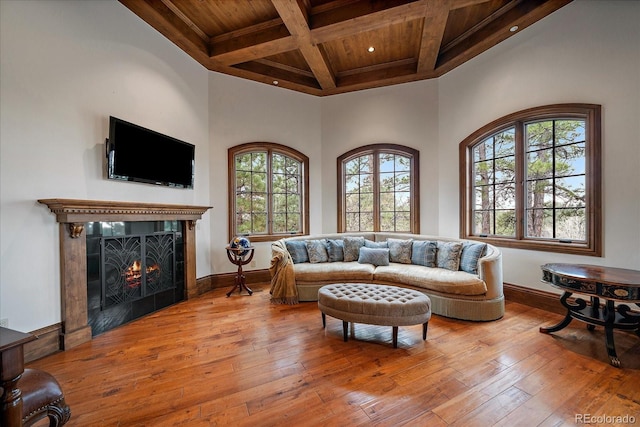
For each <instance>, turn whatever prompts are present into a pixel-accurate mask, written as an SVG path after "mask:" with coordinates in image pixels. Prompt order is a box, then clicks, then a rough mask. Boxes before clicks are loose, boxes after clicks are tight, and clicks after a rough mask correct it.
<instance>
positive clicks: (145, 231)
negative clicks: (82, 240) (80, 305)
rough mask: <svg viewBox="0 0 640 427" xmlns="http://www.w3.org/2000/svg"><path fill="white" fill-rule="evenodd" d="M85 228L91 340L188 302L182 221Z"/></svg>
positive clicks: (91, 224) (112, 223) (115, 223)
mask: <svg viewBox="0 0 640 427" xmlns="http://www.w3.org/2000/svg"><path fill="white" fill-rule="evenodd" d="M85 228H86V234H87V237H86V239H87V304H88V312H87V314H88V322H89V326H91V333H92V335H93V336H96V335H99V334H101V333H102V332H105V331H108V330H109V329H112V328H115V327H116V326H120V325H122V324H124V323H127V322H129V321H131V320H135V319H138V318H140V317H142V316H144V315H146V314H149V313H152V312H154V311H157V310H160V309H162V308H165V307H168V306H170V305H172V304H175V303H177V302H179V301H182V300H184V256H183V255H184V249H183V239H182V225H181V222H180V221H101V222H89V223H87V224H86V227H85Z"/></svg>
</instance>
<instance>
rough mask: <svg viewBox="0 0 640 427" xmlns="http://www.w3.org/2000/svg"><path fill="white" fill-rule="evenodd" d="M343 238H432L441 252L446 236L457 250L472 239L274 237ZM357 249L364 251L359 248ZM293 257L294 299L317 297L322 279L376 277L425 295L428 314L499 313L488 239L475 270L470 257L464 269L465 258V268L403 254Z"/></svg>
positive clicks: (496, 254) (372, 235)
mask: <svg viewBox="0 0 640 427" xmlns="http://www.w3.org/2000/svg"><path fill="white" fill-rule="evenodd" d="M345 238H349V242H350V243H349V246H351V245H352V242H353V240H354V239H353V238H364V239H366V241H367V245H369V244H371V245H372V246H373V245H374V244H373V243H372V242H387V239H390V240H389V242H395V243H394V244H395V247H397V244H396V243H397V242H398V241H404V242H405V244H404V247H405V249H406V247H407V246H406V245H407V243H406V242H407V241H409V240H410V241H411V242H412V243H411V244H410V245H413V244H415V243H414V242H425V241H426V242H427V243H422V244H419V245H422V246H421V247H424V245H425V244H428V245H432V243H428V242H438V243H437V245H438V247H442V248H443V253H444V251H445V249H446V248H445V246H447V245H446V243H447V242H460V243H462V244H463V250H462V251H463V252H462V255H463V256H464V255H465V254H464V250H465V249H464V248H465V247H466V244H469V245H470V246H469V247H472V246H473V245H471V244H472V243H476V244H477V243H478V242H472V241H466V240H461V239H452V238H444V237H436V236H428V235H416V234H399V233H389V232H364V233H335V234H323V235H313V236H296V237H290V238H285V239H282V240H281V241H280V242H281V243H284V245H288V248H291V249H292V250H293V248H294V246H295V247H296V248H297V250H299V249H300V247H301V244H303V243H304V244H305V245H306V244H308V242H314V241H315V242H316V243H317V241H318V240H320V241H323V242H325V243H326V242H328V241H329V240H331V241H332V242H331V243H332V244H333V245H335V243H336V241H338V240H340V241H342V243H340V242H337V243H340V244H344V239H345ZM360 240H361V239H360ZM294 242H298V243H297V244H296V243H294ZM383 244H384V243H383ZM281 246H282V245H281ZM453 246H458V245H453ZM415 247H416V248H417V247H418V246H415ZM476 247H477V246H476ZM288 252H292V251H291V250H290V251H288ZM370 252H373V251H369V252H368V253H367V255H368V254H369V253H370ZM362 253H363V254H364V253H365V252H364V251H362ZM416 253H417V252H416ZM275 255H276V253H275V251H274V256H275ZM414 255H415V254H414ZM293 258H294V264H293V269H294V275H295V282H296V287H297V290H298V298H299V300H300V301H317V299H318V289H320V288H321V287H322V286H324V285H326V284H332V283H377V284H387V285H396V286H401V287H406V288H410V289H416V290H419V291H421V292H423V293H425V294H426V295H428V296H429V297H430V298H431V302H432V307H431V310H432V312H433V313H434V314H438V315H442V316H446V317H452V318H456V319H463V320H476V321H489V320H496V319H499V318H501V317H502V316H503V315H504V294H503V289H502V254H501V252H500V251H499V250H498V249H497V248H496V247H494V246H492V245H486V246H485V249H484V251H483V252H482V253H481V256H480V258H478V260H477V272H476V266H475V263H473V264H474V265H473V266H472V267H473V268H472V269H469V264H468V261H469V259H468V258H467V264H466V268H465V270H467V271H462V270H455V271H453V269H446V268H441V267H437V266H436V267H428V266H425V265H418V264H414V263H413V262H412V261H413V260H412V261H409V262H410V263H407V259H406V256H405V258H404V259H403V260H402V261H403V263H399V262H393V261H394V260H393V256H392V257H391V258H392V259H391V262H389V263H388V265H384V263H379V265H373V264H371V263H367V262H366V260H365V259H362V258H361V259H359V260H355V261H333V262H330V261H322V260H321V261H320V262H318V260H317V259H316V260H313V259H312V260H311V261H314V262H309V261H307V262H299V261H300V260H298V262H297V263H296V262H295V261H296V260H295V254H294V257H293ZM396 258H397V256H396ZM397 260H398V259H396V261H397ZM473 260H475V258H473ZM436 261H437V260H436ZM428 265H430V264H428ZM468 271H472V272H471V273H470V272H468Z"/></svg>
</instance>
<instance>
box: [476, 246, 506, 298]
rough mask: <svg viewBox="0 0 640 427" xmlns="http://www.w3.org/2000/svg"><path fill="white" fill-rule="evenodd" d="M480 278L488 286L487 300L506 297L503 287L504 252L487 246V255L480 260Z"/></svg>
mask: <svg viewBox="0 0 640 427" xmlns="http://www.w3.org/2000/svg"><path fill="white" fill-rule="evenodd" d="M478 276H480V278H481V279H482V280H483V281H484V283H485V284H486V285H487V298H488V299H493V298H499V297H502V296H503V295H504V292H503V286H502V252H500V250H498V249H497V248H496V247H494V246H491V245H487V254H486V255H485V256H483V257H482V258H480V259H479V260H478Z"/></svg>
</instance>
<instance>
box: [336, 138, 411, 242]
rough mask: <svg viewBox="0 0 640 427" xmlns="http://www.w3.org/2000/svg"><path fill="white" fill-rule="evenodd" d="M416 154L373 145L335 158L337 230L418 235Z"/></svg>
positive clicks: (401, 149)
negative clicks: (336, 165)
mask: <svg viewBox="0 0 640 427" xmlns="http://www.w3.org/2000/svg"><path fill="white" fill-rule="evenodd" d="M419 182H420V178H419V152H418V151H417V150H414V149H413V148H409V147H404V146H401V145H394V144H373V145H367V146H364V147H360V148H356V149H354V150H351V151H349V152H347V153H345V154H343V155H341V156H340V157H338V231H339V232H349V231H393V232H407V233H419V232H420V215H419V206H420V195H419V191H418V183H419Z"/></svg>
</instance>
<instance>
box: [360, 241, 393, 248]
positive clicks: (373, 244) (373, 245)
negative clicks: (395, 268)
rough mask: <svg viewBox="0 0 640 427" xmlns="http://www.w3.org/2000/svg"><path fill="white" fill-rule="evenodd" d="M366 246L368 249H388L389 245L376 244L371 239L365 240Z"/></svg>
mask: <svg viewBox="0 0 640 427" xmlns="http://www.w3.org/2000/svg"><path fill="white" fill-rule="evenodd" d="M364 245H365V246H366V247H367V248H388V247H389V245H388V244H387V242H386V241H385V242H374V241H373V240H369V239H365V240H364Z"/></svg>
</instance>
